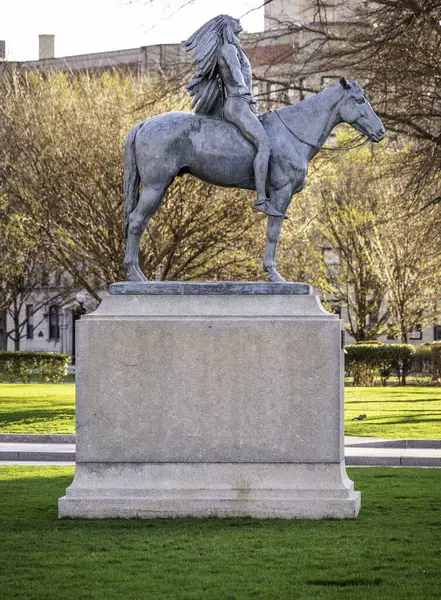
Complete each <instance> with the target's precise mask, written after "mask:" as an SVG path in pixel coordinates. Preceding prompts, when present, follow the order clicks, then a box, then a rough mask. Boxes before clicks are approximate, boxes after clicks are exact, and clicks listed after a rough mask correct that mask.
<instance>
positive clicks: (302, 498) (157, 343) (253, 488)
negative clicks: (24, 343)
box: [59, 282, 360, 519]
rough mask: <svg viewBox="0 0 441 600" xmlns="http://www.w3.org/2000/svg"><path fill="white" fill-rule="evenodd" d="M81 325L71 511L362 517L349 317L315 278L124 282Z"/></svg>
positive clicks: (67, 499) (63, 510)
mask: <svg viewBox="0 0 441 600" xmlns="http://www.w3.org/2000/svg"><path fill="white" fill-rule="evenodd" d="M77 328H78V329H77V342H78V343H77V376H76V378H77V451H76V456H77V465H76V474H75V479H74V481H73V483H72V485H71V486H70V487H69V488H68V489H67V491H66V496H64V497H63V498H60V500H59V516H60V517H91V518H102V517H178V516H197V517H202V516H209V515H216V516H220V517H227V516H252V517H264V518H266V517H282V518H314V519H318V518H326V517H337V518H354V517H356V515H357V513H358V511H359V507H360V494H359V492H355V491H354V489H353V484H352V482H351V481H350V480H349V479H348V477H347V475H346V470H345V464H344V454H343V452H344V445H343V361H344V359H343V351H342V321H340V320H339V319H338V318H337V316H335V315H331V314H329V313H327V312H326V311H325V310H324V309H323V308H322V306H321V305H320V302H319V300H318V298H316V297H315V296H313V295H311V289H310V286H308V285H305V284H289V283H287V284H271V283H261V284H252V283H249V284H241V283H214V284H194V283H188V284H186V283H168V284H165V283H154V282H149V283H145V284H130V283H127V284H115V285H113V286H111V295H109V296H106V297H105V298H104V299H103V302H102V304H101V305H100V307H99V308H98V310H96V311H95V312H94V313H92V314H90V315H87V316H85V317H83V318H82V319H81V321H80V322H79V323H77Z"/></svg>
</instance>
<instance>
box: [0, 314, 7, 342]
mask: <svg viewBox="0 0 441 600" xmlns="http://www.w3.org/2000/svg"><path fill="white" fill-rule="evenodd" d="M6 315H7V312H6V310H0V351H2V350H7V349H8V336H7V333H6Z"/></svg>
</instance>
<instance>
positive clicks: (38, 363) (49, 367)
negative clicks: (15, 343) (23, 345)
mask: <svg viewBox="0 0 441 600" xmlns="http://www.w3.org/2000/svg"><path fill="white" fill-rule="evenodd" d="M69 360H70V356H68V355H67V354H57V353H56V352H21V351H16V352H0V382H2V383H3V382H5V381H7V382H10V383H13V382H15V381H21V382H23V383H30V381H31V377H32V375H38V380H39V382H40V383H45V382H50V383H60V382H61V381H63V379H64V377H65V376H66V374H67V366H68V364H69Z"/></svg>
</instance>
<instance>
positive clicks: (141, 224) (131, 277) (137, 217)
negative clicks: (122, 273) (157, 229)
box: [124, 184, 167, 281]
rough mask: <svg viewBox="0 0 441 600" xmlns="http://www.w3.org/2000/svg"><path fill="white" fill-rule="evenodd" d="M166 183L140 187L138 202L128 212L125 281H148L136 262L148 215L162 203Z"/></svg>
mask: <svg viewBox="0 0 441 600" xmlns="http://www.w3.org/2000/svg"><path fill="white" fill-rule="evenodd" d="M166 189H167V185H163V184H160V185H150V186H144V185H143V187H142V191H141V194H140V197H139V202H138V204H137V206H136V208H135V210H134V211H133V212H132V213H130V216H129V226H128V231H127V240H126V254H125V258H124V266H125V268H126V273H127V281H148V279H147V277H146V276H145V275H144V273H143V272H142V271H141V269H140V267H139V263H138V256H139V245H140V243H141V236H142V234H143V232H144V230H145V228H146V227H147V225H148V222H149V219H150V217H151V216H152V215H153V214H154V213H155V212H156V211H157V210H158V208H159V207H160V206H161V204H162V200H163V198H164V194H165V191H166Z"/></svg>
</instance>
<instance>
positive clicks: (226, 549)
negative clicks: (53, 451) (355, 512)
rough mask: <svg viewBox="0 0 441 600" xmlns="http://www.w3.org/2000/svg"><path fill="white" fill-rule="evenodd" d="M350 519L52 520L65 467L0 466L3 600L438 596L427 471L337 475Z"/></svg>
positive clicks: (437, 480) (438, 556)
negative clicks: (351, 490)
mask: <svg viewBox="0 0 441 600" xmlns="http://www.w3.org/2000/svg"><path fill="white" fill-rule="evenodd" d="M348 471H349V475H350V477H351V478H352V479H354V481H355V484H356V489H358V490H360V491H361V493H362V510H361V512H360V515H359V517H358V518H357V519H356V520H347V521H337V520H328V521H283V520H279V519H277V520H252V519H215V518H212V519H201V520H197V519H156V520H123V519H121V520H118V519H113V520H95V521H87V520H62V521H58V520H57V498H58V497H59V496H62V495H64V491H65V488H66V486H67V485H69V483H70V482H71V479H72V475H73V468H69V467H0V510H1V515H2V518H1V520H0V556H1V560H0V597H1V598H5V599H7V600H61V599H62V600H71V599H72V600H95V599H100V600H101V599H102V600H121V599H124V600H150V599H154V600H161V599H170V600H174V599H181V598H182V599H192V600H193V599H201V600H206V599H210V600H211V599H222V600H227V599H237V600H239V599H246V598H268V599H270V600H276V599H289V600H290V599H294V598H295V599H305V600H310V599H315V598H321V599H323V600H334V599H340V598H345V599H348V600H372V599H378V600H387V599H390V600H392V599H394V600H404V599H412V600H419V599H421V600H423V599H424V600H426V599H428V598H440V597H441V578H440V575H439V574H440V572H441V547H440V532H441V514H440V505H439V490H440V488H441V470H439V469H393V468H375V469H367V468H364V469H363V468H358V469H349V470H348Z"/></svg>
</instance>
